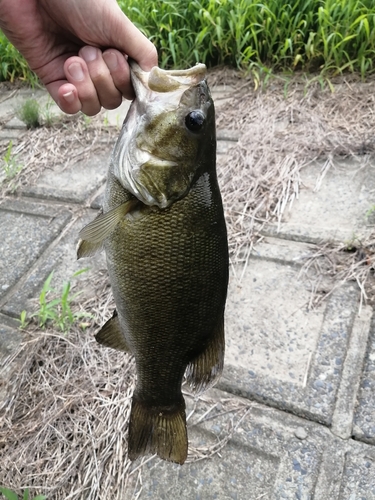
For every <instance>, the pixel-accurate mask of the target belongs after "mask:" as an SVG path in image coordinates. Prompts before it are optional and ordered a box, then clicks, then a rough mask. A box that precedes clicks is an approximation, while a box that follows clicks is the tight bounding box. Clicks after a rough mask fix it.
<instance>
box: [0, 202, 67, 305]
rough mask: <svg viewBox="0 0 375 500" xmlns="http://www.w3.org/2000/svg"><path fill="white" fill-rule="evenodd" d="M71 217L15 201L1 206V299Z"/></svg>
mask: <svg viewBox="0 0 375 500" xmlns="http://www.w3.org/2000/svg"><path fill="white" fill-rule="evenodd" d="M70 217H71V214H70V212H69V211H67V210H65V209H63V208H62V207H57V206H49V207H43V209H42V208H36V207H35V204H33V203H26V202H22V204H21V206H20V205H19V203H18V201H17V200H14V201H10V202H7V203H3V204H2V205H1V206H0V233H1V235H2V238H1V241H0V253H1V255H2V259H1V261H0V276H1V278H0V299H1V298H2V297H4V296H5V295H6V294H8V293H9V292H10V291H11V289H12V287H13V286H15V285H16V284H17V282H18V281H19V279H20V278H21V277H22V276H23V275H24V274H25V273H26V272H27V271H28V270H29V269H30V266H32V265H33V263H34V262H35V261H36V260H37V259H38V258H39V257H40V255H41V254H42V253H43V252H44V251H45V250H46V248H47V247H48V245H49V244H50V243H51V242H52V241H53V240H54V239H55V238H56V236H57V235H58V234H59V232H60V231H61V230H62V228H63V227H64V226H65V225H66V224H67V222H68V221H69V219H70Z"/></svg>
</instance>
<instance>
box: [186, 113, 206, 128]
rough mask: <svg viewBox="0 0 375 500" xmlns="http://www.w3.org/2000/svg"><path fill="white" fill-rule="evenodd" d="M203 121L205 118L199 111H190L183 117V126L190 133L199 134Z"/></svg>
mask: <svg viewBox="0 0 375 500" xmlns="http://www.w3.org/2000/svg"><path fill="white" fill-rule="evenodd" d="M204 121H205V116H204V114H203V113H202V111H201V110H200V109H195V110H194V111H190V113H189V114H187V115H186V116H185V125H186V127H187V128H188V130H190V132H199V131H200V130H202V128H203V125H204Z"/></svg>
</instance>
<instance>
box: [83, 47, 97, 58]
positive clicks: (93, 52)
mask: <svg viewBox="0 0 375 500" xmlns="http://www.w3.org/2000/svg"><path fill="white" fill-rule="evenodd" d="M80 55H81V56H82V57H83V59H84V60H85V61H86V62H91V61H95V59H96V58H97V56H98V49H96V48H95V47H90V46H88V45H87V46H86V47H83V48H82V49H81V52H80Z"/></svg>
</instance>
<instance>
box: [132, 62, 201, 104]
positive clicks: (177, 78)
mask: <svg viewBox="0 0 375 500" xmlns="http://www.w3.org/2000/svg"><path fill="white" fill-rule="evenodd" d="M129 64H130V68H131V70H132V73H131V75H132V83H133V85H134V90H135V93H136V95H137V96H138V93H139V92H142V91H143V89H149V90H151V91H153V92H173V91H174V90H177V89H180V88H181V87H191V86H193V85H197V84H198V83H199V82H201V81H202V80H204V79H205V77H206V73H207V68H206V66H205V65H204V64H199V63H198V64H196V65H195V66H193V67H192V68H189V69H185V70H174V69H172V70H165V69H161V68H159V67H158V66H154V67H153V68H152V69H151V71H150V72H146V71H143V70H142V69H141V68H140V66H138V64H137V63H136V62H135V61H133V60H131V61H130V63H129ZM139 84H141V87H140V86H139Z"/></svg>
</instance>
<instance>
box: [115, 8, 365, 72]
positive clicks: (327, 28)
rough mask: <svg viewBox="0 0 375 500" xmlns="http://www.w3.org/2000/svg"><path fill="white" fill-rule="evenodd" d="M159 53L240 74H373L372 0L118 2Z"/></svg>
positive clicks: (164, 61) (163, 58)
mask: <svg viewBox="0 0 375 500" xmlns="http://www.w3.org/2000/svg"><path fill="white" fill-rule="evenodd" d="M119 3H120V6H121V7H122V8H123V10H124V12H125V13H126V14H127V15H128V16H129V17H130V18H131V19H132V20H133V22H135V23H136V24H137V26H138V27H139V28H140V29H141V30H142V31H143V32H144V33H145V35H146V36H147V37H149V38H150V39H151V40H152V41H153V42H154V43H155V45H156V46H157V48H158V49H159V60H160V65H161V66H162V67H169V66H181V67H183V66H189V65H191V64H194V63H195V62H197V61H201V62H205V63H206V64H208V65H210V66H213V65H217V64H230V65H233V66H236V67H239V68H243V69H251V68H252V67H253V66H254V65H258V66H263V65H266V66H268V67H271V68H275V69H295V68H299V69H304V70H320V71H324V72H326V71H334V72H339V73H340V72H342V71H344V70H350V71H357V72H360V73H361V75H362V76H363V77H364V76H365V75H366V74H368V73H369V72H371V71H372V69H373V61H374V57H375V5H374V2H373V1H372V0H371V1H370V0H363V1H359V0H294V1H291V2H280V1H279V0H266V1H263V2H259V1H256V0H208V1H205V2H203V1H201V0H193V1H191V2H183V1H182V0H166V1H164V2H160V1H155V0H154V1H150V0H126V1H125V0H120V2H119Z"/></svg>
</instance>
